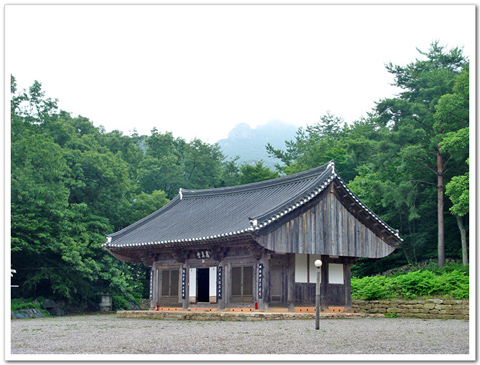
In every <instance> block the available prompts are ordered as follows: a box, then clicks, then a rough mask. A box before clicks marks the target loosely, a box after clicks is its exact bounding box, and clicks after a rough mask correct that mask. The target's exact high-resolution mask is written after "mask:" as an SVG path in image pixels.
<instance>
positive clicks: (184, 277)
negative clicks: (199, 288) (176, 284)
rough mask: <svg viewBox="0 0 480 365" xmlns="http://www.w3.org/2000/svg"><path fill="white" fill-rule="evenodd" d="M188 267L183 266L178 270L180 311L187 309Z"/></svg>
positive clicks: (186, 265)
mask: <svg viewBox="0 0 480 365" xmlns="http://www.w3.org/2000/svg"><path fill="white" fill-rule="evenodd" d="M189 268H190V265H188V264H187V263H185V264H183V265H182V267H181V268H180V280H181V281H180V300H181V302H182V309H188V269H189Z"/></svg>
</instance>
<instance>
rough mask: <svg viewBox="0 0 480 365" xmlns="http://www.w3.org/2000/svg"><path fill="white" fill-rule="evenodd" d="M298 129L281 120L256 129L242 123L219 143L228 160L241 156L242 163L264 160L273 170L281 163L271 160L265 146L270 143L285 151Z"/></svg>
mask: <svg viewBox="0 0 480 365" xmlns="http://www.w3.org/2000/svg"><path fill="white" fill-rule="evenodd" d="M297 129H298V127H297V126H295V125H293V124H287V123H285V122H282V121H279V120H271V121H269V122H268V123H267V124H264V125H259V126H257V127H256V128H251V127H250V126H249V125H248V124H246V123H240V124H237V125H236V126H235V128H233V129H232V130H231V131H230V133H229V134H228V138H226V139H221V140H219V141H218V142H217V143H218V145H219V146H220V148H221V150H222V152H223V154H224V155H225V156H227V158H233V157H235V156H240V159H239V162H240V163H242V162H246V163H252V162H253V161H259V160H263V161H265V165H267V166H268V167H271V168H273V167H274V165H275V164H276V163H280V161H279V160H276V159H272V158H270V157H269V156H268V154H267V151H266V149H265V146H266V145H267V143H270V144H271V145H272V146H273V147H275V148H281V149H284V148H285V141H287V140H291V139H293V138H294V137H295V132H296V131H297Z"/></svg>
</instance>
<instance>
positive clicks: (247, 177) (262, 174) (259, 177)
mask: <svg viewBox="0 0 480 365" xmlns="http://www.w3.org/2000/svg"><path fill="white" fill-rule="evenodd" d="M278 176H279V175H278V173H277V172H275V171H272V170H270V169H269V168H268V167H267V166H265V165H264V163H263V161H257V162H255V165H249V164H246V163H244V164H242V165H241V166H240V184H249V183H253V182H258V181H264V180H270V179H274V178H277V177H278Z"/></svg>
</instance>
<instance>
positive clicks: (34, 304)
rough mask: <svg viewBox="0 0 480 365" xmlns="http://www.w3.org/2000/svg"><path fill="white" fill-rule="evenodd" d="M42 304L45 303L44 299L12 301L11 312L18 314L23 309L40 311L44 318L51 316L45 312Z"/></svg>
mask: <svg viewBox="0 0 480 365" xmlns="http://www.w3.org/2000/svg"><path fill="white" fill-rule="evenodd" d="M42 303H43V298H41V297H40V298H37V299H30V298H29V299H23V298H18V299H12V300H11V310H12V311H13V312H16V311H19V310H22V309H39V310H40V312H42V314H43V315H44V316H49V313H48V312H47V311H46V310H45V308H44V307H43V305H42Z"/></svg>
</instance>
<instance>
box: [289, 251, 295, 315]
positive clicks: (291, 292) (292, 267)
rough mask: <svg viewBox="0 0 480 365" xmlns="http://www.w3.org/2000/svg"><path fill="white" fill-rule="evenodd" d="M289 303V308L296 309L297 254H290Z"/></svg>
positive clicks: (291, 310)
mask: <svg viewBox="0 0 480 365" xmlns="http://www.w3.org/2000/svg"><path fill="white" fill-rule="evenodd" d="M287 304H288V310H289V311H290V312H293V311H294V310H295V254H288V264H287Z"/></svg>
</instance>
